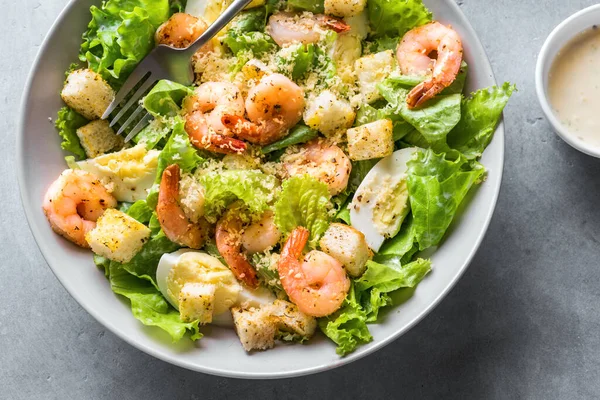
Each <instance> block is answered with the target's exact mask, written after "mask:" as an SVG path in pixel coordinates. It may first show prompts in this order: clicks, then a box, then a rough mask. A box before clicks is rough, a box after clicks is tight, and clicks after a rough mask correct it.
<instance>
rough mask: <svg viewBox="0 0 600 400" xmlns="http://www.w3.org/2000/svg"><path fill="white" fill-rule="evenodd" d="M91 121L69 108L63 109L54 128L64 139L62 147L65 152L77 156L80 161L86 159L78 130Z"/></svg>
mask: <svg viewBox="0 0 600 400" xmlns="http://www.w3.org/2000/svg"><path fill="white" fill-rule="evenodd" d="M88 122H89V121H88V120H87V119H86V118H85V117H83V116H82V115H79V114H78V113H77V112H75V111H74V110H72V109H70V108H69V107H63V108H61V109H60V110H59V111H58V116H57V118H56V121H54V126H55V127H56V129H57V130H58V134H59V135H60V137H62V143H61V144H60V147H61V148H62V149H63V150H66V151H70V152H71V153H73V154H75V155H76V156H77V157H78V158H79V159H83V158H86V155H85V151H84V150H83V147H81V143H80V142H79V137H78V136H77V129H79V128H81V127H82V126H84V125H85V124H87V123H88Z"/></svg>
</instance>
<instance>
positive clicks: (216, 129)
mask: <svg viewBox="0 0 600 400" xmlns="http://www.w3.org/2000/svg"><path fill="white" fill-rule="evenodd" d="M183 107H184V109H185V110H186V111H187V113H188V114H187V117H186V123H185V130H186V132H187V133H188V135H189V136H190V140H191V142H192V144H193V145H194V146H196V147H198V148H200V149H206V150H210V151H214V152H216V153H224V154H231V153H242V152H244V151H245V150H246V147H247V146H246V144H245V143H244V142H242V141H241V140H238V139H235V138H232V137H230V136H228V135H227V134H228V133H229V129H228V128H227V127H226V126H225V125H224V124H223V123H222V122H221V120H222V119H223V116H224V115H232V116H238V117H240V118H242V117H243V116H244V112H245V108H244V98H243V97H242V94H241V92H240V90H239V89H238V87H237V86H235V85H234V84H232V83H227V82H206V83H203V84H202V85H200V86H198V87H197V88H196V90H194V94H193V95H191V96H189V97H187V98H186V99H185V101H184V105H183Z"/></svg>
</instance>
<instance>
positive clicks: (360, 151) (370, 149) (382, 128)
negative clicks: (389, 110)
mask: <svg viewBox="0 0 600 400" xmlns="http://www.w3.org/2000/svg"><path fill="white" fill-rule="evenodd" d="M346 136H347V137H348V155H349V156H350V159H351V160H355V161H356V160H369V159H371V158H382V157H385V156H389V155H390V154H392V153H393V152H394V125H393V124H392V121H391V120H389V119H381V120H378V121H374V122H371V123H368V124H365V125H361V126H357V127H356V128H351V129H348V130H347V131H346Z"/></svg>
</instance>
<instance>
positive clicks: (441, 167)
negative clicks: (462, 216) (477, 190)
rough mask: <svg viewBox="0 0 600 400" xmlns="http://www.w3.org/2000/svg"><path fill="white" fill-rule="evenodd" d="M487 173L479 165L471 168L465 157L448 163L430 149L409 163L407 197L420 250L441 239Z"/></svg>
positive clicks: (442, 156)
mask: <svg viewBox="0 0 600 400" xmlns="http://www.w3.org/2000/svg"><path fill="white" fill-rule="evenodd" d="M484 173H485V170H484V169H483V167H482V166H481V165H480V164H475V165H474V166H473V167H472V166H471V164H470V163H468V161H467V160H466V159H465V158H464V157H459V158H457V159H456V160H455V161H449V160H447V159H446V158H445V154H443V153H442V154H435V153H434V152H433V151H432V150H431V149H429V150H426V151H420V152H418V153H417V156H416V157H415V158H414V159H413V160H411V161H409V162H408V171H407V174H408V194H409V198H410V205H411V209H412V214H413V224H414V229H415V238H416V241H417V242H418V243H419V249H420V250H425V249H426V248H428V247H431V246H435V245H436V244H438V243H439V242H440V241H441V240H442V237H443V236H444V233H446V230H447V229H448V226H449V225H450V223H451V222H452V219H453V218H454V215H455V214H456V211H457V209H458V206H459V205H460V203H461V202H462V200H463V199H464V197H465V195H466V194H467V192H468V191H469V189H471V187H472V186H473V185H474V184H477V183H480V182H481V179H482V177H483V175H484Z"/></svg>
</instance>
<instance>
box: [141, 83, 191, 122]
mask: <svg viewBox="0 0 600 400" xmlns="http://www.w3.org/2000/svg"><path fill="white" fill-rule="evenodd" d="M192 93H193V90H192V89H190V88H189V87H187V86H183V85H181V84H179V83H177V82H171V81H168V80H164V79H163V80H160V81H158V83H157V84H156V85H155V86H154V87H153V88H152V90H150V92H148V94H147V95H146V97H144V108H145V109H146V110H148V112H150V114H152V115H153V116H155V117H161V116H162V117H174V116H176V115H177V114H178V113H179V111H180V110H181V107H180V105H181V102H182V101H183V99H184V97H186V96H188V95H190V94H192Z"/></svg>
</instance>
